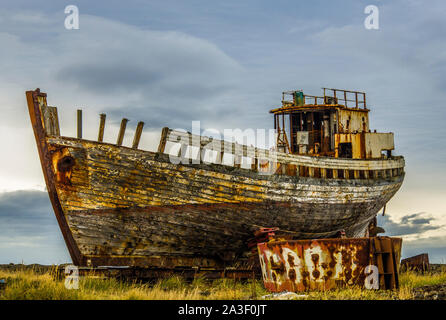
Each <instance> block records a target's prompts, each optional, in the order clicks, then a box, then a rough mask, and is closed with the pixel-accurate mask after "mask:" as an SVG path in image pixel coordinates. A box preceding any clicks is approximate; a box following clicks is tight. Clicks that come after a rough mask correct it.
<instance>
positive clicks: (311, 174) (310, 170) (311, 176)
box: [308, 167, 314, 178]
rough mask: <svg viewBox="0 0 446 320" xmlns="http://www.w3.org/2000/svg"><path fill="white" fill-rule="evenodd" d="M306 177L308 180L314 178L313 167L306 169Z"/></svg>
mask: <svg viewBox="0 0 446 320" xmlns="http://www.w3.org/2000/svg"><path fill="white" fill-rule="evenodd" d="M308 175H309V176H310V178H313V177H314V168H313V167H308Z"/></svg>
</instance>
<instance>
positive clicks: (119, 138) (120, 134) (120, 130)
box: [116, 118, 129, 146]
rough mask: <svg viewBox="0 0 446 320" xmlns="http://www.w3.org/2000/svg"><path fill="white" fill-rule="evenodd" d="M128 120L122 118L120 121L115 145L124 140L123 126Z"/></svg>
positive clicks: (120, 143)
mask: <svg viewBox="0 0 446 320" xmlns="http://www.w3.org/2000/svg"><path fill="white" fill-rule="evenodd" d="M128 121H129V120H128V119H126V118H123V119H122V121H121V127H120V128H119V134H118V140H117V141H116V145H118V146H121V145H122V141H123V140H124V134H125V128H126V126H127V122H128Z"/></svg>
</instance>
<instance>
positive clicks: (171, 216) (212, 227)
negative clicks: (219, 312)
mask: <svg viewBox="0 0 446 320" xmlns="http://www.w3.org/2000/svg"><path fill="white" fill-rule="evenodd" d="M47 141H48V143H49V145H51V146H52V147H53V149H54V150H58V151H57V152H55V153H53V163H55V164H57V163H58V162H59V161H60V159H62V158H64V157H72V158H73V159H74V163H75V165H74V166H73V167H72V168H71V170H70V174H69V178H66V174H65V175H64V176H63V177H65V178H61V179H59V180H58V181H57V189H58V195H59V198H60V199H61V203H62V206H63V208H64V212H65V213H66V215H67V221H68V223H69V225H70V229H71V232H72V233H73V236H74V238H75V239H76V241H77V243H78V246H79V249H80V250H81V252H82V254H83V255H85V257H87V258H89V259H93V261H94V259H95V258H100V257H102V258H103V257H110V256H113V257H121V258H123V257H129V258H130V257H132V256H135V257H140V258H141V257H144V256H147V257H150V256H154V255H155V256H158V255H165V256H182V257H194V256H203V257H214V258H215V259H217V258H218V257H219V256H226V257H228V256H229V257H235V256H236V255H240V254H241V251H243V250H244V249H245V248H246V247H245V243H246V241H247V240H248V239H249V238H250V237H251V236H252V232H253V231H254V230H256V229H257V228H259V227H269V226H275V227H279V228H280V229H282V230H287V231H289V232H291V233H293V235H294V236H296V237H299V238H321V237H329V236H333V235H334V234H336V233H337V232H338V231H340V230H341V229H345V230H346V232H347V233H348V236H361V235H364V232H365V229H366V227H367V225H368V223H369V221H370V220H371V219H372V218H373V217H374V216H375V214H376V213H377V212H378V210H379V209H380V208H381V207H382V206H383V205H384V204H385V203H386V202H387V201H388V200H389V199H390V198H391V197H392V196H393V194H394V193H395V192H396V191H397V190H398V188H399V187H400V185H401V182H402V179H403V176H402V175H400V176H398V177H392V178H387V179H380V180H367V179H366V180H336V179H332V180H329V179H313V178H303V177H291V176H287V175H259V174H257V173H256V172H253V171H251V170H248V169H242V168H234V167H229V166H222V165H216V164H197V165H194V164H189V165H186V164H180V165H175V164H172V163H171V162H170V161H169V156H168V155H166V154H160V153H153V152H146V151H141V150H135V149H130V148H125V147H117V146H114V145H110V144H104V143H102V144H101V143H97V142H91V141H85V140H78V139H73V138H63V137H60V138H59V137H50V138H48V140H47ZM54 170H55V171H57V166H56V165H55V166H54ZM57 177H59V175H57ZM67 179H68V180H67ZM141 259H142V258H141ZM118 260H119V259H118ZM118 260H117V261H118ZM122 261H126V260H122ZM115 263H118V262H115ZM140 263H143V262H140Z"/></svg>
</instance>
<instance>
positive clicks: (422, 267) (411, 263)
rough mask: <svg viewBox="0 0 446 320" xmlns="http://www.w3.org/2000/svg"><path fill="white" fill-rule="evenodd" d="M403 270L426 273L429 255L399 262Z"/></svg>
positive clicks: (423, 254)
mask: <svg viewBox="0 0 446 320" xmlns="http://www.w3.org/2000/svg"><path fill="white" fill-rule="evenodd" d="M401 268H402V269H403V270H413V271H423V272H424V271H427V270H429V255H428V254H427V253H422V254H419V255H416V256H413V257H409V258H406V259H403V260H401Z"/></svg>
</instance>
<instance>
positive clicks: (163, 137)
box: [158, 127, 169, 153]
mask: <svg viewBox="0 0 446 320" xmlns="http://www.w3.org/2000/svg"><path fill="white" fill-rule="evenodd" d="M168 133H169V128H168V127H164V128H163V131H162V132H161V139H160V144H159V145H158V152H160V153H164V149H165V148H166V142H167V135H168Z"/></svg>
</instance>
